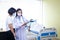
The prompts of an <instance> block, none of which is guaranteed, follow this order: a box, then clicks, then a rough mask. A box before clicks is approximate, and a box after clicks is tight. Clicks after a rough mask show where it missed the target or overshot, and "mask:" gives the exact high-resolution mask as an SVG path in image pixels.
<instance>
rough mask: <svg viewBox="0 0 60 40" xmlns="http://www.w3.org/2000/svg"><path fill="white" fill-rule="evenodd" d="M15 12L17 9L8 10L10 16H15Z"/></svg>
mask: <svg viewBox="0 0 60 40" xmlns="http://www.w3.org/2000/svg"><path fill="white" fill-rule="evenodd" d="M15 12H16V9H15V8H13V7H11V8H10V9H9V10H8V14H9V15H13V13H15Z"/></svg>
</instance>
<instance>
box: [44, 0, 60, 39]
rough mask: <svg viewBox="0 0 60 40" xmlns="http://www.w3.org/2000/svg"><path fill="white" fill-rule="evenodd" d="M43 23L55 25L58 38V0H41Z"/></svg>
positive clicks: (59, 34)
mask: <svg viewBox="0 0 60 40" xmlns="http://www.w3.org/2000/svg"><path fill="white" fill-rule="evenodd" d="M43 24H44V25H45V26H46V27H55V28H56V29H57V33H58V37H59V38H60V0H43Z"/></svg>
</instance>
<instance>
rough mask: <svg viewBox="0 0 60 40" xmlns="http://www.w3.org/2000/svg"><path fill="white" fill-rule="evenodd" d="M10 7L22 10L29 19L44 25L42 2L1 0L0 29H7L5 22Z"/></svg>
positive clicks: (33, 0) (34, 0)
mask: <svg viewBox="0 0 60 40" xmlns="http://www.w3.org/2000/svg"><path fill="white" fill-rule="evenodd" d="M10 7H14V8H16V9H17V8H21V9H22V10H23V15H24V16H25V17H26V18H27V19H31V18H32V19H36V20H37V22H38V23H39V24H42V1H37V0H0V28H4V29H5V26H4V24H5V20H6V17H7V15H8V13H7V11H8V9H9V8H10Z"/></svg>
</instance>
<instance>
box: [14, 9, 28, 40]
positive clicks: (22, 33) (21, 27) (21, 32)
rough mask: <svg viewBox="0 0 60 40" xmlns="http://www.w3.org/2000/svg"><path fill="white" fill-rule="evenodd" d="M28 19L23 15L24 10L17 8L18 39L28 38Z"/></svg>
mask: <svg viewBox="0 0 60 40" xmlns="http://www.w3.org/2000/svg"><path fill="white" fill-rule="evenodd" d="M26 22H27V20H26V19H25V18H24V17H23V16H22V10H21V9H17V11H16V17H15V19H14V25H15V33H16V40H27V38H26V29H25V27H26V24H27V23H26Z"/></svg>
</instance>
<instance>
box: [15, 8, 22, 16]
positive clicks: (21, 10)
mask: <svg viewBox="0 0 60 40" xmlns="http://www.w3.org/2000/svg"><path fill="white" fill-rule="evenodd" d="M18 11H21V13H22V9H20V8H18V9H17V10H16V17H17V16H18V15H17V12H18Z"/></svg>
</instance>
